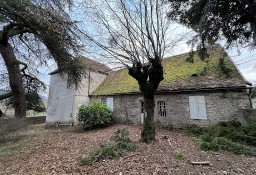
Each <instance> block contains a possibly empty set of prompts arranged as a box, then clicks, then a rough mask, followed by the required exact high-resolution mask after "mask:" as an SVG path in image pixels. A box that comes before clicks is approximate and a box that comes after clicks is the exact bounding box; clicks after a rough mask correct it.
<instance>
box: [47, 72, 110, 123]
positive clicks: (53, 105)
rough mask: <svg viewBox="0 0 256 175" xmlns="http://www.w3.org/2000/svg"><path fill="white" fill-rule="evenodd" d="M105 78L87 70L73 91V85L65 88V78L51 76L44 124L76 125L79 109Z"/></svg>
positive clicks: (55, 75)
mask: <svg viewBox="0 0 256 175" xmlns="http://www.w3.org/2000/svg"><path fill="white" fill-rule="evenodd" d="M89 76H90V79H89ZM105 78H106V75H105V74H101V73H97V72H93V71H89V70H88V71H87V75H86V77H85V78H83V79H82V82H81V83H80V85H79V88H78V89H75V87H74V85H72V86H71V87H69V88H68V87H67V76H64V77H63V78H62V77H60V76H59V75H58V74H53V75H51V80H50V88H49V96H48V108H47V116H46V122H47V123H56V122H59V123H71V122H72V123H77V114H78V110H79V107H80V106H81V105H84V104H88V103H90V98H89V94H90V93H91V92H93V91H94V90H95V89H96V88H97V87H98V86H99V85H100V84H101V83H102V82H103V81H104V79H105Z"/></svg>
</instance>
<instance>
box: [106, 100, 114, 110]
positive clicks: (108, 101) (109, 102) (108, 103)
mask: <svg viewBox="0 0 256 175" xmlns="http://www.w3.org/2000/svg"><path fill="white" fill-rule="evenodd" d="M107 107H108V109H110V110H111V111H113V98H107Z"/></svg>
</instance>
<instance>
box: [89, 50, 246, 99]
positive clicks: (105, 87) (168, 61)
mask: <svg viewBox="0 0 256 175" xmlns="http://www.w3.org/2000/svg"><path fill="white" fill-rule="evenodd" d="M209 54H210V56H209V58H207V59H206V60H204V61H202V60H201V58H200V57H199V56H197V53H196V52H195V55H194V57H193V61H194V62H193V63H191V62H189V61H187V58H188V57H189V53H185V54H181V55H177V56H172V57H168V58H165V59H163V62H162V63H163V67H164V80H163V81H162V82H161V83H160V85H159V87H158V90H157V91H158V92H161V91H174V90H189V89H208V88H231V87H246V84H248V82H246V80H244V78H243V77H242V75H241V74H240V73H239V71H238V70H237V68H236V67H235V66H234V64H233V62H232V61H231V60H230V58H229V57H228V56H226V57H225V58H224V63H225V67H224V68H225V69H226V70H228V74H225V73H224V72H223V70H222V69H221V68H220V66H219V58H220V57H221V54H222V53H221V50H220V49H213V50H211V51H210V53H209ZM138 92H139V87H138V83H137V81H136V80H135V79H133V78H132V77H131V76H130V75H129V74H128V69H121V70H118V71H114V72H112V73H111V74H110V75H109V76H108V77H107V78H106V79H105V81H104V82H103V83H102V84H101V85H100V86H99V87H98V88H97V89H96V90H95V91H94V92H93V93H92V94H91V95H110V94H129V93H138Z"/></svg>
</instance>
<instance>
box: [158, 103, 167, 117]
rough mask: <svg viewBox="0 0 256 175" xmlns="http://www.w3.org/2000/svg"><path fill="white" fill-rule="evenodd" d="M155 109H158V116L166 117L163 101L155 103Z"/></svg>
mask: <svg viewBox="0 0 256 175" xmlns="http://www.w3.org/2000/svg"><path fill="white" fill-rule="evenodd" d="M157 107H158V116H160V117H166V108H165V102H164V101H159V102H158V103H157Z"/></svg>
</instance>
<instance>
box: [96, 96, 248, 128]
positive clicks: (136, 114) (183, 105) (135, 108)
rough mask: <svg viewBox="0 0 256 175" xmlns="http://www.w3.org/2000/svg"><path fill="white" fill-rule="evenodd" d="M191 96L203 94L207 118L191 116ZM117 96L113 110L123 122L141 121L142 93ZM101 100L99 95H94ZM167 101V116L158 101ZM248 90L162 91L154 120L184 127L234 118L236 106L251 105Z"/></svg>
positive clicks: (206, 124)
mask: <svg viewBox="0 0 256 175" xmlns="http://www.w3.org/2000/svg"><path fill="white" fill-rule="evenodd" d="M189 96H204V97H205V103H206V111H207V120H195V119H190V111H189V110H190V109H189ZM112 97H113V98H114V114H115V116H116V117H117V118H118V120H119V121H120V122H125V123H135V124H139V123H141V101H143V97H142V96H141V95H118V96H112ZM94 101H100V97H96V98H94ZM158 101H164V102H165V105H166V117H160V116H158V113H157V102H158ZM249 105H250V103H249V98H248V95H247V92H245V91H244V92H208V93H206V92H194V93H184V94H171V93H169V94H163V95H156V96H155V122H156V124H157V125H159V126H162V127H174V128H185V127H187V126H189V125H191V124H197V125H200V126H208V125H211V124H214V123H217V122H218V121H227V120H231V119H233V118H234V117H235V116H236V114H237V110H238V109H239V108H242V107H249Z"/></svg>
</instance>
